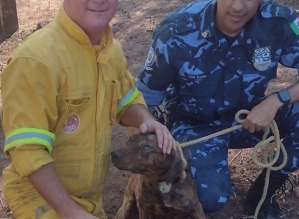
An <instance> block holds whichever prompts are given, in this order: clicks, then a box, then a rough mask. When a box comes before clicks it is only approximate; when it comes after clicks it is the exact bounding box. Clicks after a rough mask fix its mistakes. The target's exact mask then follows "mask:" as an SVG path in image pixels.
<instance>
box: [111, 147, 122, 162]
mask: <svg viewBox="0 0 299 219" xmlns="http://www.w3.org/2000/svg"><path fill="white" fill-rule="evenodd" d="M110 155H111V159H112V161H118V160H119V159H120V158H121V152H120V151H119V150H116V151H112V152H111V154H110Z"/></svg>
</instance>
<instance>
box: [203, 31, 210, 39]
mask: <svg viewBox="0 0 299 219" xmlns="http://www.w3.org/2000/svg"><path fill="white" fill-rule="evenodd" d="M208 34H209V30H205V31H204V32H202V33H201V35H202V37H203V38H206V37H207V36H208Z"/></svg>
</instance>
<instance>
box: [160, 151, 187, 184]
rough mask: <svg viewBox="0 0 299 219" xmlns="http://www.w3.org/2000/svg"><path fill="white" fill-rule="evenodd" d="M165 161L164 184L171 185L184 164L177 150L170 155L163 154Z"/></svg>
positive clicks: (183, 168)
mask: <svg viewBox="0 0 299 219" xmlns="http://www.w3.org/2000/svg"><path fill="white" fill-rule="evenodd" d="M164 156H165V159H164V161H163V164H164V167H165V168H166V169H167V172H166V178H165V182H166V183H172V182H173V181H174V180H175V179H176V178H177V177H178V176H179V175H180V174H181V173H182V172H183V171H184V170H185V165H184V164H185V163H184V162H183V160H182V157H181V154H180V153H179V151H178V149H177V150H172V151H171V154H169V155H166V154H164Z"/></svg>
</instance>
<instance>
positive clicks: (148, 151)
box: [111, 134, 185, 183]
mask: <svg viewBox="0 0 299 219" xmlns="http://www.w3.org/2000/svg"><path fill="white" fill-rule="evenodd" d="M111 161H112V163H113V164H114V165H115V167H116V168H118V169H120V170H127V171H130V172H132V173H139V174H142V175H146V176H148V177H150V178H153V179H157V180H163V181H165V182H167V183H172V182H173V180H175V179H176V178H177V177H178V176H179V175H180V174H181V173H182V171H183V170H184V168H185V166H184V163H183V161H182V158H181V155H180V153H179V152H178V150H172V152H171V154H164V153H163V152H162V150H161V149H160V148H159V147H158V144H157V138H156V135H155V134H135V135H133V136H132V137H131V138H130V140H129V141H128V142H127V144H126V146H125V147H123V148H121V149H118V150H115V151H112V152H111Z"/></svg>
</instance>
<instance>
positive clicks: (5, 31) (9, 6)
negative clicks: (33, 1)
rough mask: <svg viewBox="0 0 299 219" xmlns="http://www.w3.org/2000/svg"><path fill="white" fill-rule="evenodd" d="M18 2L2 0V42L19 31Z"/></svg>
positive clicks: (0, 32) (0, 39)
mask: <svg viewBox="0 0 299 219" xmlns="http://www.w3.org/2000/svg"><path fill="white" fill-rule="evenodd" d="M18 28H19V25H18V16H17V7H16V0H0V41H2V40H4V39H6V38H7V37H9V36H10V35H12V34H13V33H14V32H15V31H16V30H18Z"/></svg>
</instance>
